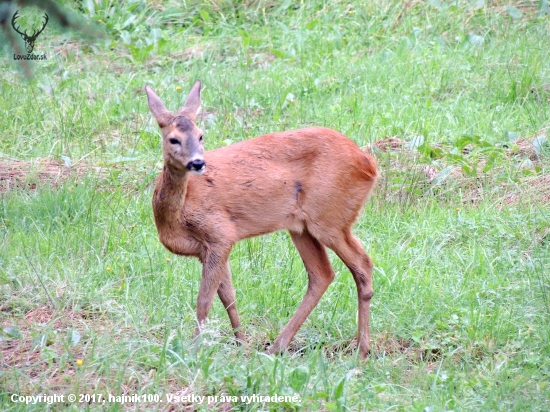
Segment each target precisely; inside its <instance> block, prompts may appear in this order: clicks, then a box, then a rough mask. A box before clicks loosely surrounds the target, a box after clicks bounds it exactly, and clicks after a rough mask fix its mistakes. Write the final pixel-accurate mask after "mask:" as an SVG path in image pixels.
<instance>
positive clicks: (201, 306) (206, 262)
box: [195, 250, 229, 337]
mask: <svg viewBox="0 0 550 412" xmlns="http://www.w3.org/2000/svg"><path fill="white" fill-rule="evenodd" d="M228 257H229V250H227V251H224V252H221V253H220V252H216V251H208V252H207V253H206V256H205V257H204V258H203V259H202V279H201V284H200V287H199V296H198V297H197V328H196V329H195V337H196V336H198V335H199V334H200V333H201V331H202V330H203V329H204V326H205V324H206V318H207V317H208V313H210V309H212V303H213V302H214V297H215V296H216V292H218V290H219V289H220V285H221V284H222V280H223V279H224V276H225V273H226V268H227V267H228V262H227V259H228Z"/></svg>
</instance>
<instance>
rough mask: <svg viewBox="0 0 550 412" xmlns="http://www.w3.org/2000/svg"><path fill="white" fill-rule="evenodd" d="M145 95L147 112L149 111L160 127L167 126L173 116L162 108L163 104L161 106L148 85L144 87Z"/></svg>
mask: <svg viewBox="0 0 550 412" xmlns="http://www.w3.org/2000/svg"><path fill="white" fill-rule="evenodd" d="M145 93H146V94H147V103H149V110H151V113H152V114H153V116H155V119H157V123H158V124H159V126H160V127H164V126H167V125H168V124H169V123H170V121H171V120H172V118H173V117H174V116H173V115H172V113H170V112H169V111H168V110H167V109H166V107H164V104H162V102H161V101H160V99H159V97H158V96H157V94H156V93H155V92H154V91H153V89H151V87H150V86H149V85H148V84H147V85H145Z"/></svg>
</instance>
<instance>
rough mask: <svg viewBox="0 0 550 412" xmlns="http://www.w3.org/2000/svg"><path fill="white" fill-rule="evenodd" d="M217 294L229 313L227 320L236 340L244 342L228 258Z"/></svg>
mask: <svg viewBox="0 0 550 412" xmlns="http://www.w3.org/2000/svg"><path fill="white" fill-rule="evenodd" d="M218 296H219V297H220V300H221V301H222V304H223V307H224V308H225V310H226V311H227V314H228V315H229V321H230V322H231V326H232V327H233V331H234V332H235V337H236V338H237V340H238V341H240V342H242V343H246V338H245V336H244V333H243V331H242V330H241V321H240V320H239V314H238V312H237V304H236V303H235V289H233V284H232V282H231V268H230V267H229V260H228V261H227V262H226V264H225V270H224V274H223V278H222V281H221V283H220V287H219V288H218Z"/></svg>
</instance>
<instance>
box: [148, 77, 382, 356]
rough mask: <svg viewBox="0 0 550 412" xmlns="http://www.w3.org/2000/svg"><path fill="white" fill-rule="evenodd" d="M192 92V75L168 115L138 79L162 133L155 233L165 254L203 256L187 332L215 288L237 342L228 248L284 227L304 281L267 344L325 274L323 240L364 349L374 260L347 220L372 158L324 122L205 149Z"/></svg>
mask: <svg viewBox="0 0 550 412" xmlns="http://www.w3.org/2000/svg"><path fill="white" fill-rule="evenodd" d="M200 90H201V83H200V81H197V82H196V83H195V84H194V86H193V87H192V89H191V91H190V92H189V95H188V97H187V100H186V102H185V104H184V106H183V108H182V109H181V110H180V111H179V112H178V113H177V114H176V115H174V114H172V113H170V112H169V111H168V110H167V109H166V108H165V107H164V105H163V103H162V102H161V100H160V99H159V97H158V96H157V95H156V94H155V92H154V91H153V89H151V87H149V86H145V92H146V94H147V100H148V103H149V109H150V110H151V113H152V114H153V116H154V117H155V118H156V120H157V122H158V125H159V127H160V130H161V132H162V152H163V157H164V168H163V171H162V172H161V173H160V175H159V177H158V179H157V181H156V184H155V191H154V194H153V211H154V215H155V223H156V226H157V230H158V234H159V239H160V241H161V242H162V244H163V245H164V246H165V247H166V248H167V249H168V250H170V251H171V252H173V253H176V254H178V255H184V256H194V257H197V258H198V259H199V260H200V261H201V263H202V279H201V282H200V287H199V296H198V299H197V321H198V326H197V328H196V330H195V335H198V334H199V333H200V332H201V330H202V328H203V327H204V324H205V321H206V318H207V316H208V312H209V311H210V308H211V307H212V303H213V300H214V296H215V295H216V292H217V293H218V296H219V297H220V299H221V301H222V303H223V305H224V307H225V309H226V310H227V314H228V315H229V320H230V321H231V325H232V327H233V330H234V333H235V336H236V338H237V340H239V341H242V342H246V339H245V337H244V334H243V332H242V330H241V323H240V321H239V316H238V314H237V307H236V305H235V291H234V289H233V285H232V283H231V272H230V268H229V261H228V258H229V253H230V252H231V248H232V247H233V245H234V244H235V243H236V242H238V241H239V240H242V239H246V238H249V237H252V236H259V235H263V234H266V233H270V232H274V231H277V230H282V229H287V230H288V231H289V232H290V236H291V238H292V241H293V242H294V245H295V246H296V249H298V252H299V253H300V256H301V258H302V260H303V262H304V265H305V268H306V270H307V273H308V278H309V283H308V288H307V292H306V294H305V297H304V299H303V301H302V302H301V304H300V306H299V307H298V310H297V311H296V313H295V314H294V316H293V317H292V319H291V320H290V322H288V324H287V325H286V327H285V328H284V329H283V331H282V332H281V334H280V335H279V337H278V338H277V340H276V341H275V343H274V344H273V345H272V346H271V347H270V348H269V350H268V352H269V353H277V352H280V351H283V350H285V349H286V347H287V346H288V344H289V343H290V341H291V340H292V339H293V337H294V335H295V334H296V332H297V331H298V329H299V328H300V326H301V325H302V323H303V322H304V321H305V320H306V318H307V317H308V315H309V314H310V312H311V311H312V310H313V308H314V307H315V306H316V305H317V303H318V302H319V299H320V298H321V296H322V295H323V293H324V292H325V290H327V288H328V286H329V285H330V283H331V282H332V280H333V279H334V271H333V269H332V267H331V265H330V262H329V259H328V256H327V252H326V249H325V246H327V247H329V248H330V249H332V250H333V251H334V252H336V254H337V255H338V257H339V258H340V259H342V261H343V262H344V263H345V264H346V266H347V267H348V268H349V270H350V271H351V273H352V275H353V278H354V279H355V283H356V284H357V292H358V297H359V310H358V311H359V319H358V332H357V344H358V347H359V350H360V355H361V357H363V358H364V357H366V356H367V353H368V352H369V350H370V341H369V333H370V332H369V312H370V300H371V298H372V296H373V294H374V292H373V288H372V268H373V265H372V261H371V259H370V258H369V256H368V255H367V254H366V253H365V251H364V250H363V247H362V245H361V242H360V241H359V240H358V239H357V238H356V237H355V236H353V234H352V233H351V227H352V225H353V223H354V221H355V219H356V218H357V216H358V214H359V211H360V210H361V208H362V206H363V205H364V203H365V201H366V199H367V196H368V195H369V193H370V192H371V190H372V188H373V186H374V184H375V182H376V178H377V171H376V162H375V160H374V159H373V158H372V157H371V156H370V155H368V154H367V153H364V152H363V151H361V150H360V149H359V147H358V146H357V145H356V144H355V143H354V142H353V141H351V140H350V139H348V138H347V137H346V136H344V135H342V134H340V133H338V132H336V131H334V130H330V129H326V128H323V127H310V128H307V129H301V130H292V131H285V132H280V133H270V134H267V135H264V136H260V137H256V138H254V139H251V140H247V141H242V142H239V143H235V144H232V145H230V146H227V147H223V148H220V149H216V150H212V151H209V152H206V153H204V148H203V141H202V136H203V132H202V130H201V129H200V128H198V127H197V125H196V124H195V121H196V116H197V114H198V112H199V111H200Z"/></svg>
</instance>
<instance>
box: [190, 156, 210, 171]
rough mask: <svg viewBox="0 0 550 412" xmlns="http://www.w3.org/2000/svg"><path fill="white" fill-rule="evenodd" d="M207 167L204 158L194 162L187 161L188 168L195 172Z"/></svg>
mask: <svg viewBox="0 0 550 412" xmlns="http://www.w3.org/2000/svg"><path fill="white" fill-rule="evenodd" d="M205 167H206V163H204V160H203V159H195V160H193V161H192V162H189V163H187V169H189V170H191V171H195V172H200V171H201V170H203V169H204V168H205Z"/></svg>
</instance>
